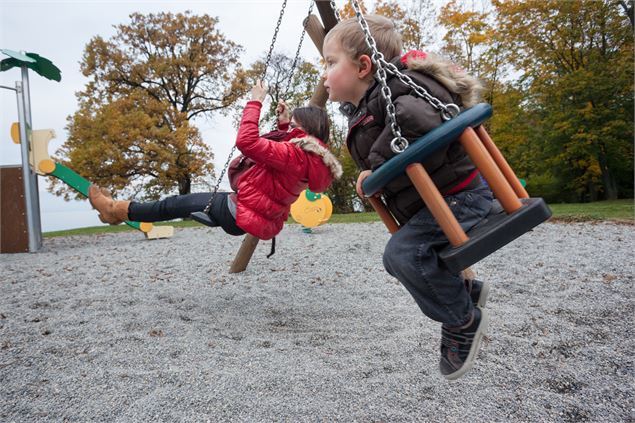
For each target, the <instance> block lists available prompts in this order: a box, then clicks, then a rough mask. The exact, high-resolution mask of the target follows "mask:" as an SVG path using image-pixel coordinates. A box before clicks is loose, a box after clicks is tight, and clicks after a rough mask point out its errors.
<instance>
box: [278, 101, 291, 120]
mask: <svg viewBox="0 0 635 423" xmlns="http://www.w3.org/2000/svg"><path fill="white" fill-rule="evenodd" d="M276 115H278V123H279V124H281V125H284V124H285V123H289V121H290V120H291V118H290V117H289V108H288V107H287V103H285V102H284V100H280V101H278V107H276Z"/></svg>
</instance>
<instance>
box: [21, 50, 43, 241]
mask: <svg viewBox="0 0 635 423" xmlns="http://www.w3.org/2000/svg"><path fill="white" fill-rule="evenodd" d="M22 54H25V53H24V52H22ZM21 69H22V97H23V100H24V113H25V118H26V120H25V122H26V123H27V125H28V127H29V129H33V121H32V119H31V88H30V84H29V68H27V67H26V65H22V66H21ZM25 139H26V138H25ZM27 145H28V151H30V150H31V144H30V143H27ZM23 163H26V164H27V166H26V167H27V169H28V170H29V179H30V182H29V183H30V184H31V186H32V187H33V189H31V207H32V213H33V221H32V223H33V233H34V234H35V243H36V244H35V245H36V246H37V247H36V249H35V251H37V250H39V249H40V248H42V220H41V218H40V193H39V190H38V183H37V174H36V173H35V172H33V171H31V167H30V166H29V161H28V160H27V161H26V162H23ZM33 166H37V163H34V164H33ZM25 192H26V191H25Z"/></svg>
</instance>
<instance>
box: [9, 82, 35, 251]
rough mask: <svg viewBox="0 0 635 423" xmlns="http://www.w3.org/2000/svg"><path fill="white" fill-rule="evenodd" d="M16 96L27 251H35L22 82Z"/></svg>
mask: <svg viewBox="0 0 635 423" xmlns="http://www.w3.org/2000/svg"><path fill="white" fill-rule="evenodd" d="M15 88H16V97H17V99H18V122H19V124H20V150H21V152H22V180H23V182H24V201H25V203H26V204H25V205H26V222H27V228H28V231H29V252H31V253H33V252H36V251H37V250H38V249H39V248H40V245H41V244H40V243H38V236H37V234H36V225H35V223H34V221H35V216H34V215H33V193H32V192H33V190H34V189H35V187H34V186H33V183H32V177H31V176H32V175H31V173H32V172H31V168H30V166H29V142H28V138H27V128H26V113H25V110H24V98H23V91H22V83H21V82H20V81H16V82H15Z"/></svg>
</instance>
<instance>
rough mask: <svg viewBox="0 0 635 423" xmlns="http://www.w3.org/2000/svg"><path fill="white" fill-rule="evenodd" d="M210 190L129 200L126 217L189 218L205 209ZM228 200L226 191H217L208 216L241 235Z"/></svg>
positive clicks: (149, 218)
mask: <svg viewBox="0 0 635 423" xmlns="http://www.w3.org/2000/svg"><path fill="white" fill-rule="evenodd" d="M211 196H212V193H211V192H198V193H195V194H185V195H173V196H171V197H166V198H164V199H163V200H159V201H150V202H147V203H136V202H134V201H133V202H131V203H130V206H129V207H128V218H129V219H130V220H135V221H138V222H161V221H164V220H172V219H177V218H189V217H190V213H192V212H200V211H203V210H204V209H205V206H207V203H208V202H209V199H210V198H211ZM227 201H229V193H228V192H218V193H216V195H215V196H214V201H213V202H212V208H211V210H210V212H209V216H210V218H211V219H212V220H213V221H214V223H216V225H215V226H220V227H222V228H223V230H224V231H225V232H227V233H228V234H230V235H243V234H244V233H245V231H243V230H242V229H240V228H239V227H238V226H237V225H236V219H235V218H234V216H232V214H231V213H230V211H229V208H228V207H227Z"/></svg>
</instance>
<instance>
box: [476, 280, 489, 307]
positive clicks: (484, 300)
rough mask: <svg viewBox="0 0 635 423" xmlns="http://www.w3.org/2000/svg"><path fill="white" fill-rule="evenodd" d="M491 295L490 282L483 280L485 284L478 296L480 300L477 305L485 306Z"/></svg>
mask: <svg viewBox="0 0 635 423" xmlns="http://www.w3.org/2000/svg"><path fill="white" fill-rule="evenodd" d="M488 296H489V282H487V281H483V285H481V293H480V295H479V296H478V301H477V302H476V305H477V306H479V307H481V308H483V307H485V304H487V297H488Z"/></svg>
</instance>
